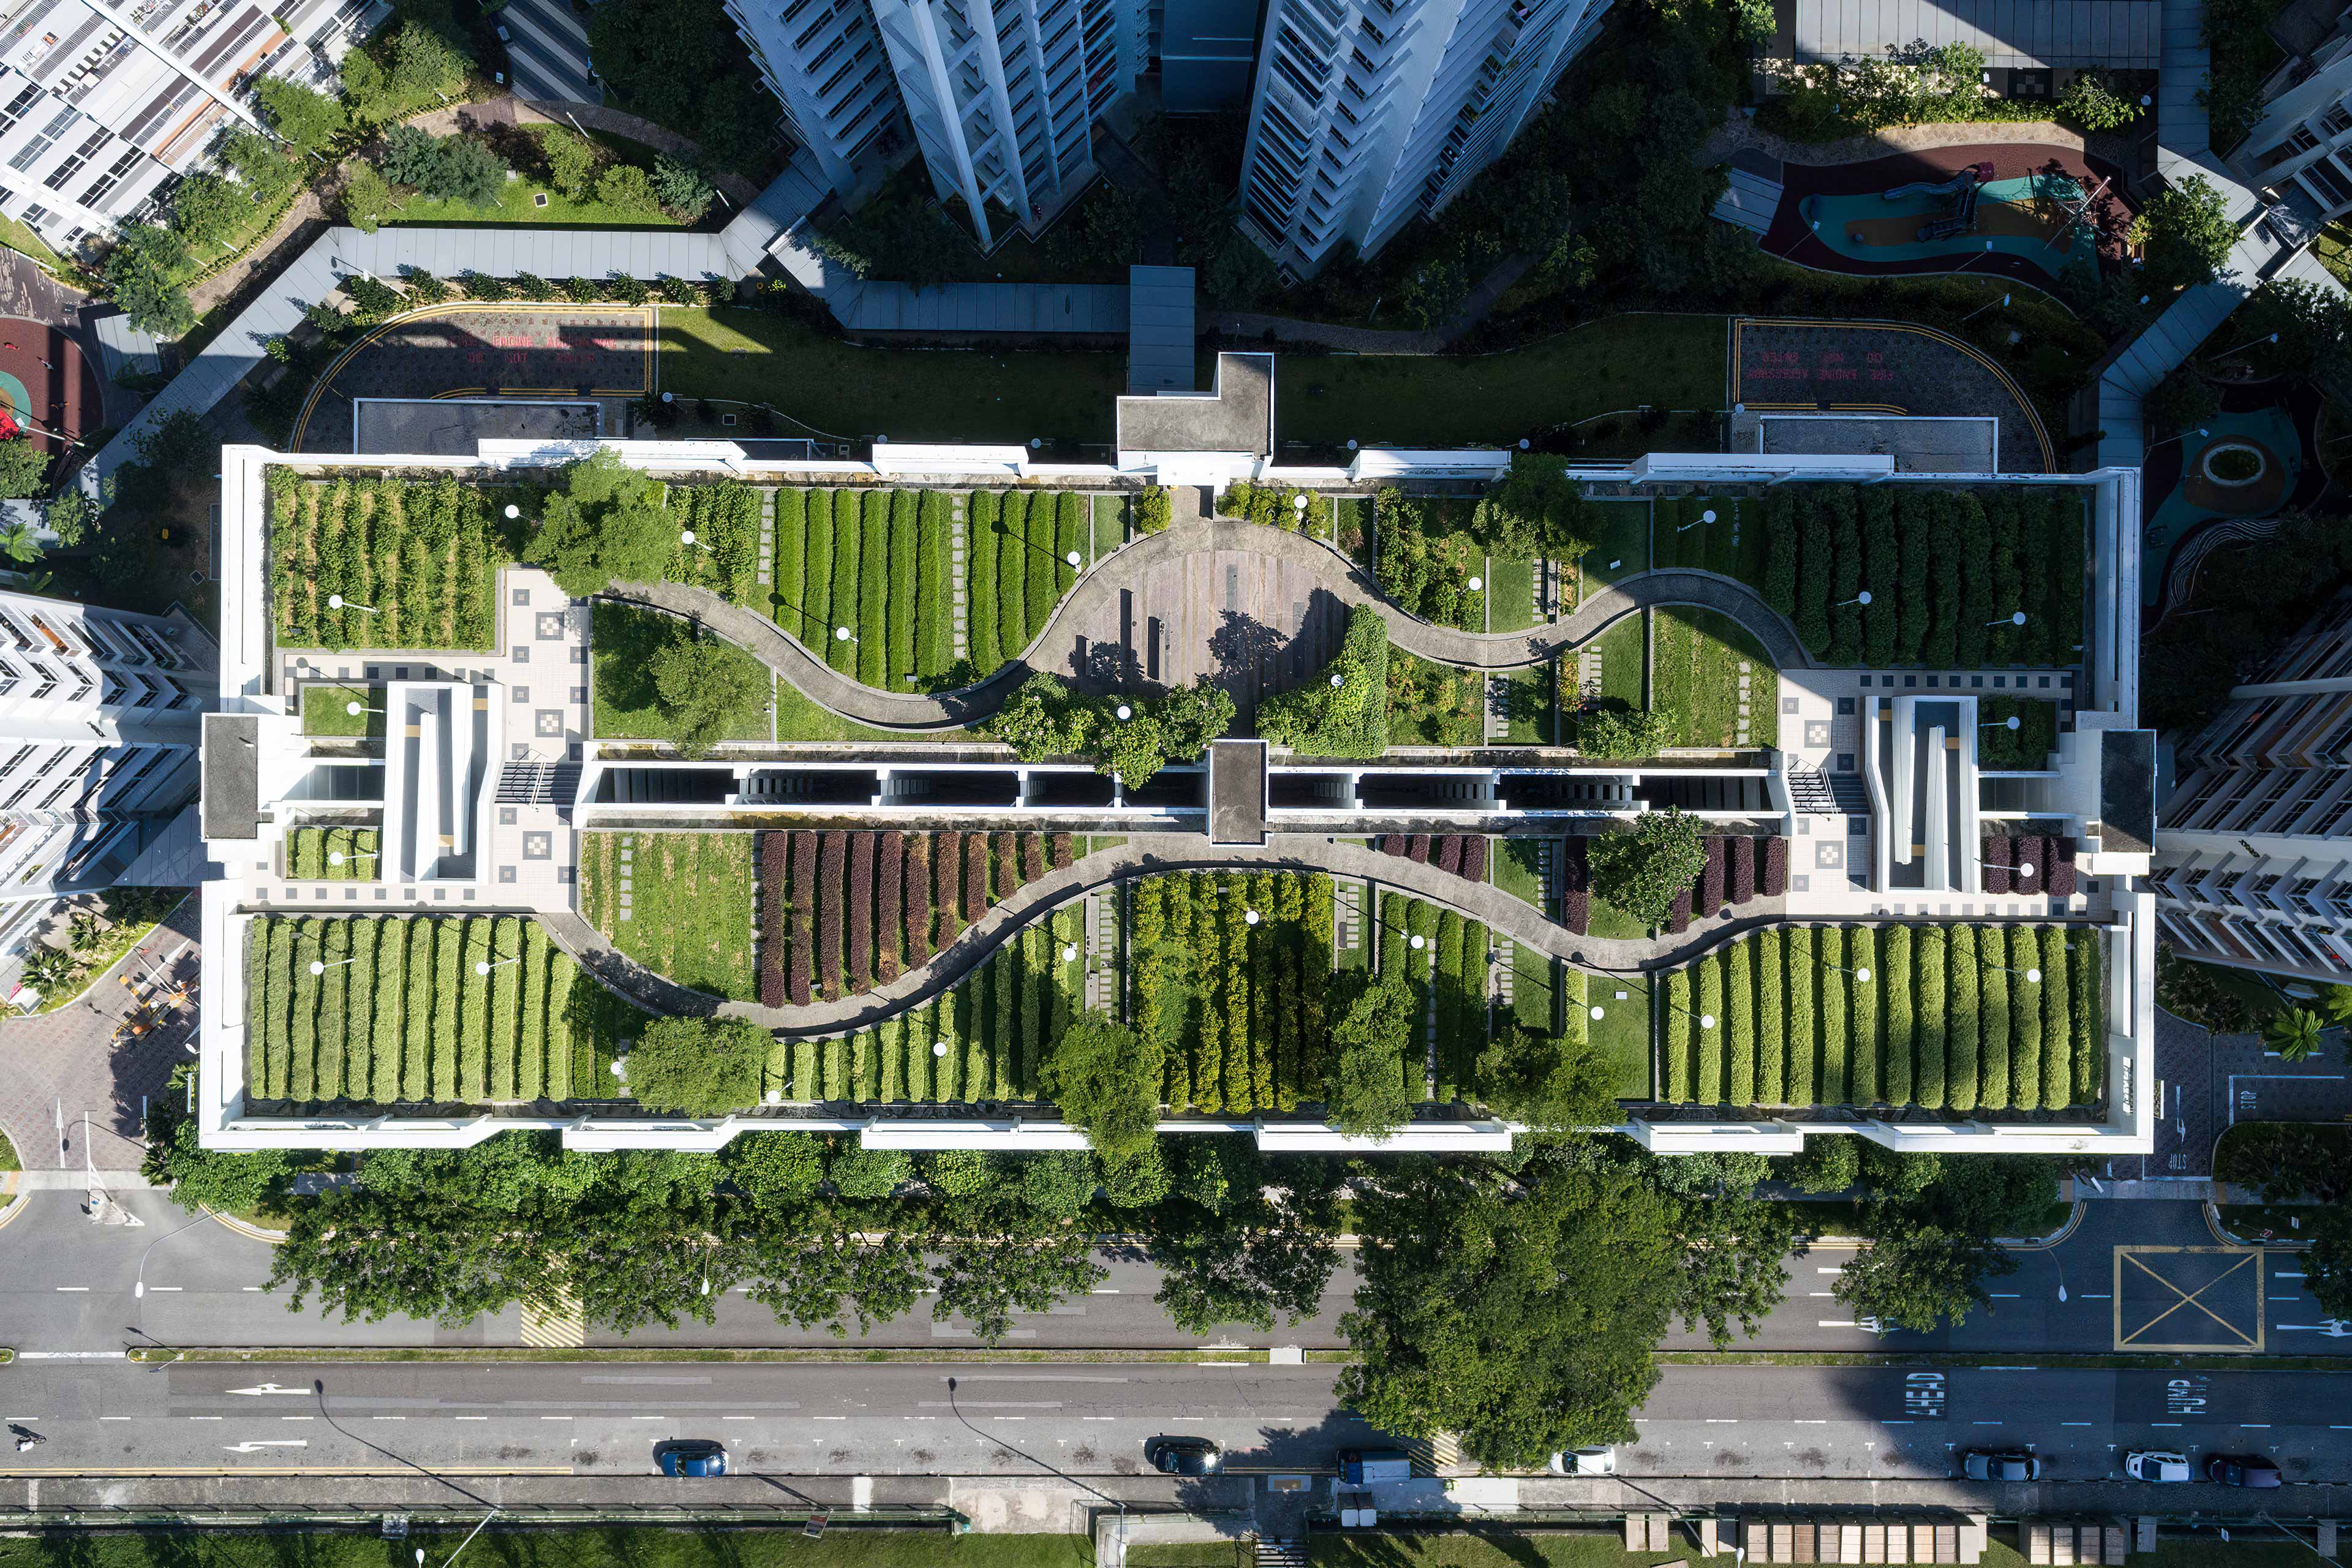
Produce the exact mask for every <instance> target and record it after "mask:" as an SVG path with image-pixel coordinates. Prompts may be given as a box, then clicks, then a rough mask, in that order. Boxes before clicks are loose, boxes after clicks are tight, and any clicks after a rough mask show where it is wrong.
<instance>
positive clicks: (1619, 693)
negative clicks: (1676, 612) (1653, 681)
mask: <svg viewBox="0 0 2352 1568" xmlns="http://www.w3.org/2000/svg"><path fill="white" fill-rule="evenodd" d="M1597 641H1598V648H1597V651H1598V652H1599V653H1600V655H1601V700H1602V701H1603V702H1620V703H1622V704H1624V705H1625V706H1626V707H1628V708H1639V707H1641V706H1642V701H1643V694H1644V692H1645V691H1646V690H1647V687H1646V684H1645V682H1644V681H1643V662H1644V661H1645V660H1646V659H1647V658H1649V612H1648V611H1646V610H1643V611H1639V612H1637V613H1635V614H1633V615H1630V616H1625V617H1624V618H1623V619H1622V620H1620V621H1618V622H1617V623H1616V624H1614V625H1613V626H1611V627H1610V628H1609V629H1608V630H1607V631H1605V632H1602V633H1601V636H1600V637H1599V638H1598V639H1597Z"/></svg>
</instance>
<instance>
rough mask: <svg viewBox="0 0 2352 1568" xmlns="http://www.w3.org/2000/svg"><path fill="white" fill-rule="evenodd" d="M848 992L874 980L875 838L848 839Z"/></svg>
mask: <svg viewBox="0 0 2352 1568" xmlns="http://www.w3.org/2000/svg"><path fill="white" fill-rule="evenodd" d="M848 951H849V988H850V989H851V990H852V991H863V990H865V989H866V986H867V985H868V984H871V983H872V981H873V979H874V835H873V834H871V833H853V834H851V835H850V836H849V950H848Z"/></svg>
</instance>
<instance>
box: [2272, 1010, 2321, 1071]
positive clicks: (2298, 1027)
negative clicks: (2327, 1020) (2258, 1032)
mask: <svg viewBox="0 0 2352 1568" xmlns="http://www.w3.org/2000/svg"><path fill="white" fill-rule="evenodd" d="M2325 1027H2326V1025H2325V1024H2323V1023H2321V1022H2320V1018H2319V1015H2318V1014H2316V1013H2315V1012H2313V1011H2312V1010H2311V1009H2310V1008H2308V1007H2289V1008H2287V1009H2286V1010H2285V1011H2284V1012H2280V1013H2273V1015H2271V1020H2270V1022H2269V1023H2267V1024H2264V1025H2263V1044H2264V1045H2266V1046H2268V1047H2270V1048H2271V1049H2273V1050H2274V1051H2276V1052H2277V1053H2278V1054H2279V1055H2280V1056H2282V1057H2284V1058H2286V1059H2287V1060H2288V1061H2291V1062H2299V1061H2302V1060H2304V1059H2305V1058H2308V1057H2310V1056H2312V1055H2314V1054H2315V1053H2316V1052H2317V1051H2318V1049H2319V1031H2320V1030H2321V1029H2323V1028H2325Z"/></svg>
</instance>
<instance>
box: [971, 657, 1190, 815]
mask: <svg viewBox="0 0 2352 1568" xmlns="http://www.w3.org/2000/svg"><path fill="white" fill-rule="evenodd" d="M1121 707H1124V708H1126V709H1127V710H1128V717H1127V718H1125V719H1121V718H1120V717H1119V716H1118V710H1119V709H1120V708H1121ZM1233 721H1234V699H1233V693H1231V692H1229V691H1227V690H1225V689H1223V687H1221V686H1218V685H1216V684H1215V683H1214V682H1213V681H1212V680H1210V679H1209V678H1208V677H1207V676H1202V677H1201V678H1200V679H1198V680H1196V681H1195V682H1194V683H1193V684H1192V685H1191V686H1186V687H1178V688H1177V689H1174V690H1172V691H1170V692H1167V693H1165V694H1164V695H1161V696H1158V697H1147V696H1142V695H1118V694H1112V695H1108V696H1100V697H1089V696H1084V695H1081V694H1080V693H1079V692H1078V691H1077V690H1076V688H1074V687H1072V686H1071V685H1070V684H1069V683H1068V682H1067V681H1066V680H1064V679H1061V678H1060V677H1058V676H1055V675H1051V674H1048V673H1047V672H1045V671H1044V670H1039V671H1037V672H1036V673H1035V674H1034V675H1032V676H1031V677H1030V678H1029V679H1026V680H1024V681H1023V682H1022V683H1021V684H1020V685H1019V686H1017V687H1015V688H1014V689H1013V693H1012V695H1010V696H1009V697H1007V698H1006V699H1005V700H1004V702H1003V705H1002V706H1001V707H999V708H998V709H997V710H996V711H995V712H994V713H992V714H991V715H990V716H989V717H988V718H987V719H986V720H984V721H982V723H981V725H980V729H981V731H982V733H984V734H986V735H988V736H989V737H990V738H991V739H992V740H996V741H1001V742H1003V743H1004V744H1005V745H1008V746H1010V747H1012V748H1013V755H1014V756H1016V757H1019V758H1020V759H1021V760H1022V761H1023V762H1024V763H1036V762H1044V761H1045V760H1047V759H1049V758H1053V757H1073V756H1087V757H1091V758H1092V759H1093V762H1094V765H1095V771H1096V772H1097V773H1110V774H1115V775H1116V776H1117V777H1118V779H1119V780H1120V781H1121V782H1122V783H1123V784H1126V785H1127V787H1128V788H1129V789H1133V788H1135V787H1136V786H1137V785H1139V784H1143V783H1145V782H1146V781H1148V780H1149V779H1150V778H1151V777H1152V775H1153V774H1155V773H1159V771H1160V768H1161V767H1162V766H1164V765H1165V764H1167V763H1171V762H1190V761H1192V759H1194V758H1196V757H1198V756H1200V755H1201V754H1202V752H1205V751H1207V750H1208V747H1209V742H1211V741H1213V740H1215V739H1216V738H1217V737H1218V736H1219V735H1222V734H1223V733H1224V732H1225V731H1226V730H1227V729H1228V728H1230V727H1231V725H1232V724H1233Z"/></svg>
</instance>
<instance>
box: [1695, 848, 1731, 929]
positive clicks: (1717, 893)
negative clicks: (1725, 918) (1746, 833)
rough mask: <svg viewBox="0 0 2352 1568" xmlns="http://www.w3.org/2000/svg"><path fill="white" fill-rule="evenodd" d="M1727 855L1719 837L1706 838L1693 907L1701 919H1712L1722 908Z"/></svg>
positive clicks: (1726, 849)
mask: <svg viewBox="0 0 2352 1568" xmlns="http://www.w3.org/2000/svg"><path fill="white" fill-rule="evenodd" d="M1729 853H1730V851H1729V849H1728V848H1727V846H1726V843H1725V841H1724V839H1723V837H1722V836H1721V835H1719V834H1710V835H1709V836H1708V837H1707V839H1706V868H1704V869H1703V870H1701V871H1700V872H1699V876H1698V899H1697V901H1696V904H1695V905H1694V906H1693V907H1694V908H1695V909H1696V910H1697V912H1698V913H1699V915H1700V916H1701V917H1703V918H1706V919H1713V918H1714V917H1715V915H1716V914H1717V912H1718V911H1719V910H1722V908H1723V885H1724V879H1725V876H1724V874H1725V871H1726V869H1727V868H1726V866H1725V861H1726V859H1727V858H1728V856H1729Z"/></svg>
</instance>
